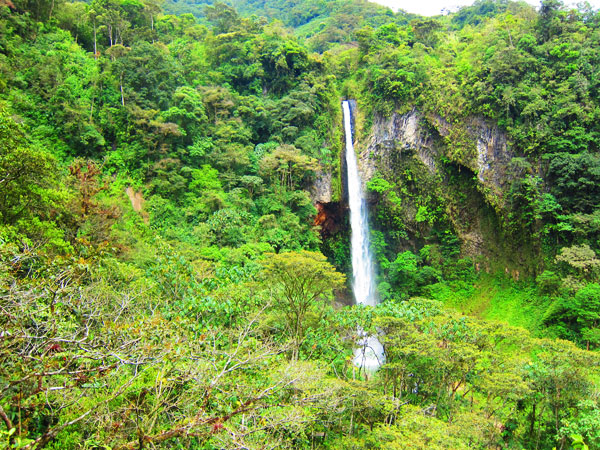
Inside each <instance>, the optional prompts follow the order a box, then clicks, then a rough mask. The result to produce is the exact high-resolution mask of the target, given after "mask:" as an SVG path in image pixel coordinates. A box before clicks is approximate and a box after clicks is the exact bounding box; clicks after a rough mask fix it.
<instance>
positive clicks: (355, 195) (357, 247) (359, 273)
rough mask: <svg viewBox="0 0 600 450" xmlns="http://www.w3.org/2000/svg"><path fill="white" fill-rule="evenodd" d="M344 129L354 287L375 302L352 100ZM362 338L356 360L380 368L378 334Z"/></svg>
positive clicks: (363, 299) (359, 296) (359, 297)
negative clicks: (353, 123)
mask: <svg viewBox="0 0 600 450" xmlns="http://www.w3.org/2000/svg"><path fill="white" fill-rule="evenodd" d="M342 108H343V111H344V132H345V135H346V166H347V169H348V203H349V205H350V229H351V236H352V237H351V251H352V275H353V279H352V290H353V292H354V299H355V300H356V303H357V304H362V305H369V306H375V305H376V304H377V295H376V291H375V271H374V270H373V259H372V258H371V249H370V246H369V222H368V215H367V203H366V201H365V196H364V193H363V190H362V182H361V179H360V174H359V173H358V164H357V162H356V154H355V153H354V144H353V136H352V115H351V111H350V102H348V101H344V102H342ZM358 332H359V335H360V336H361V340H360V342H359V348H357V349H356V351H355V353H354V364H355V365H356V366H358V367H360V368H363V369H365V370H366V371H374V370H376V369H377V368H378V367H379V366H380V365H381V363H382V362H383V347H382V345H381V343H380V342H379V340H378V339H377V337H375V336H368V335H366V333H365V332H364V331H363V330H362V329H359V330H358Z"/></svg>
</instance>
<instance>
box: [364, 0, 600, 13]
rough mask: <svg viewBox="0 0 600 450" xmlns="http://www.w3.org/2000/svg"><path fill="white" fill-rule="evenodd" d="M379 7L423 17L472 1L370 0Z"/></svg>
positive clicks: (598, 2)
mask: <svg viewBox="0 0 600 450" xmlns="http://www.w3.org/2000/svg"><path fill="white" fill-rule="evenodd" d="M370 1H374V2H375V3H379V4H381V5H385V6H389V7H390V8H392V9H394V10H396V9H403V10H405V11H408V12H411V13H415V14H421V15H423V16H435V15H437V14H440V13H441V11H442V9H444V8H446V9H448V10H450V11H455V10H456V9H457V8H458V7H459V6H465V5H471V4H472V3H473V0H370ZM525 1H527V3H530V4H532V5H534V6H539V5H540V1H539V0H525ZM564 3H566V4H571V3H573V4H575V3H577V2H576V1H574V2H570V1H566V2H564ZM589 3H590V5H592V6H593V7H594V8H596V9H597V8H600V0H591V1H589Z"/></svg>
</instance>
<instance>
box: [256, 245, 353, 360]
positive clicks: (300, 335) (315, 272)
mask: <svg viewBox="0 0 600 450" xmlns="http://www.w3.org/2000/svg"><path fill="white" fill-rule="evenodd" d="M262 266H263V274H264V279H265V282H266V285H265V286H266V287H267V286H268V287H270V288H271V289H272V299H271V302H272V303H271V305H272V307H273V308H274V309H276V310H277V311H279V312H280V313H282V314H283V316H284V318H285V322H286V323H285V325H286V328H287V330H288V332H289V334H290V337H291V339H292V343H293V348H294V350H293V353H292V359H298V351H299V348H300V345H301V344H302V341H303V339H304V335H305V332H306V329H307V326H308V325H307V318H308V315H309V314H310V313H313V314H317V315H320V314H321V313H322V312H323V304H324V303H325V301H326V300H327V299H330V298H331V296H332V292H333V291H334V290H336V289H340V288H341V287H342V286H343V285H344V281H345V276H344V275H343V274H341V273H339V272H337V271H336V270H335V268H334V267H333V266H332V265H331V264H329V263H328V262H327V258H325V256H323V255H322V254H321V253H318V252H309V251H300V252H288V253H279V254H273V253H269V254H267V255H265V259H264V261H263V262H262Z"/></svg>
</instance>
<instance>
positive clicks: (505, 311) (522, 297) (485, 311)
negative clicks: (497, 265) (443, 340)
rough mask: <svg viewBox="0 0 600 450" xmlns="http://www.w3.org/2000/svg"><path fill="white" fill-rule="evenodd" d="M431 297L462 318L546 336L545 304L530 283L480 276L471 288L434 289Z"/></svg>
mask: <svg viewBox="0 0 600 450" xmlns="http://www.w3.org/2000/svg"><path fill="white" fill-rule="evenodd" d="M430 296H431V297H433V298H434V299H436V300H440V301H442V302H443V303H444V304H446V305H447V306H450V307H452V308H455V309H457V310H458V311H460V312H462V313H463V314H467V315H471V316H475V317H478V318H481V319H486V320H494V321H499V322H506V323H508V324H509V325H513V326H518V327H523V328H525V329H527V330H530V331H531V332H532V333H533V334H534V335H538V336H542V335H547V333H548V331H547V329H545V327H544V326H543V325H542V323H541V320H542V317H543V316H544V312H545V311H546V308H547V307H548V301H547V300H546V299H545V298H544V297H541V296H540V294H539V292H538V291H537V289H536V288H535V286H534V285H533V283H531V282H530V281H520V282H516V281H513V280H512V279H510V278H508V277H505V276H503V275H489V274H482V275H481V276H480V277H479V278H478V279H477V280H476V281H475V283H474V284H472V285H463V286H461V287H460V288H459V289H452V288H450V287H449V286H443V285H442V286H440V285H438V286H435V287H434V288H433V289H431V295H430Z"/></svg>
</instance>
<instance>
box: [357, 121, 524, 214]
mask: <svg viewBox="0 0 600 450" xmlns="http://www.w3.org/2000/svg"><path fill="white" fill-rule="evenodd" d="M457 134H460V143H459V145H460V147H461V148H462V149H463V150H464V151H462V152H456V151H455V144H456V143H455V142H454V141H453V137H454V136H455V135H457ZM360 148H362V151H361V153H360V164H361V169H362V174H363V178H364V180H365V182H366V181H367V180H369V179H371V178H372V177H373V175H374V174H375V172H377V171H378V170H381V169H382V168H385V167H389V163H390V158H392V157H394V156H396V157H397V156H399V154H400V155H402V154H403V155H404V156H413V157H416V158H417V159H418V160H419V161H420V162H421V163H422V164H423V166H424V168H425V169H427V170H428V171H430V172H431V173H437V172H438V166H439V164H438V163H439V160H440V158H445V159H447V160H449V161H452V162H455V163H456V164H458V165H461V166H464V167H466V168H468V169H470V170H471V171H472V172H473V173H474V174H476V175H477V180H478V182H479V188H480V191H481V192H482V193H484V195H485V196H486V199H487V200H488V201H489V202H490V204H492V205H494V206H502V205H503V193H504V191H505V189H506V187H507V186H508V185H509V184H510V181H511V178H512V176H511V173H510V171H509V164H510V161H511V159H512V158H513V157H514V154H513V152H512V151H511V150H510V147H509V145H508V141H507V138H506V135H505V134H504V133H503V132H502V131H501V130H500V129H499V128H498V127H497V126H495V125H491V124H489V123H487V122H485V121H484V120H483V119H481V118H478V117H474V118H469V119H467V120H466V121H465V123H464V124H461V125H460V127H459V126H456V127H455V126H453V125H451V124H449V123H448V122H447V121H445V120H444V119H443V118H442V117H440V116H428V117H425V116H424V115H423V114H421V113H420V112H419V111H417V110H415V109H413V110H412V111H410V112H409V113H406V114H402V115H400V114H396V113H394V114H392V115H391V116H390V117H387V118H386V117H382V116H380V115H376V116H375V117H374V120H373V128H372V131H371V133H370V135H369V136H368V138H367V139H366V140H365V143H364V145H362V146H361V147H360Z"/></svg>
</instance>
